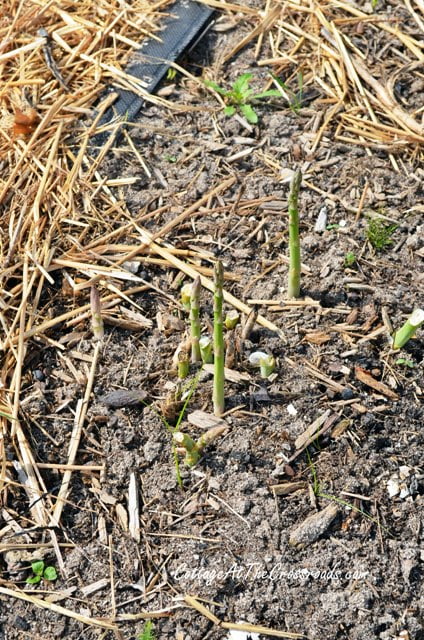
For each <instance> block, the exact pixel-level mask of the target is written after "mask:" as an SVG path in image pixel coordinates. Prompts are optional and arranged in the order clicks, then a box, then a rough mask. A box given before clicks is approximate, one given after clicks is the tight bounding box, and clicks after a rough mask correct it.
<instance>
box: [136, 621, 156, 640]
mask: <svg viewBox="0 0 424 640" xmlns="http://www.w3.org/2000/svg"><path fill="white" fill-rule="evenodd" d="M153 628H154V627H153V622H152V621H151V620H147V622H146V624H145V625H144V627H143V631H142V632H141V634H140V635H139V636H138V638H137V640H155V636H154V635H153Z"/></svg>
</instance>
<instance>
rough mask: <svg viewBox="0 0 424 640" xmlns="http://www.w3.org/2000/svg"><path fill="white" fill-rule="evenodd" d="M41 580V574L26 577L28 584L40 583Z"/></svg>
mask: <svg viewBox="0 0 424 640" xmlns="http://www.w3.org/2000/svg"><path fill="white" fill-rule="evenodd" d="M40 580H41V576H31V577H30V578H27V579H26V583H27V584H38V583H39V582H40Z"/></svg>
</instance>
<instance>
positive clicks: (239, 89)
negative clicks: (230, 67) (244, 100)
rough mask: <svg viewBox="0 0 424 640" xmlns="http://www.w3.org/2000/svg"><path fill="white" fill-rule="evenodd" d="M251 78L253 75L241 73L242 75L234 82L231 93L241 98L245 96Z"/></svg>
mask: <svg viewBox="0 0 424 640" xmlns="http://www.w3.org/2000/svg"><path fill="white" fill-rule="evenodd" d="M252 78H253V73H242V75H241V76H240V77H239V78H237V80H236V81H235V82H234V84H233V91H234V92H235V93H238V94H240V95H242V96H244V95H246V92H247V91H249V84H250V81H251V79H252Z"/></svg>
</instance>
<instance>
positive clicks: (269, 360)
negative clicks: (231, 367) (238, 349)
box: [249, 351, 275, 378]
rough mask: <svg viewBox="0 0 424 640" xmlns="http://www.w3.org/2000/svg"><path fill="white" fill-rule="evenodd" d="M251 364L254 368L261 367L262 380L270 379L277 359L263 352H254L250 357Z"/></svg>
mask: <svg viewBox="0 0 424 640" xmlns="http://www.w3.org/2000/svg"><path fill="white" fill-rule="evenodd" d="M249 362H250V364H251V365H252V366H253V367H259V368H260V371H261V377H262V378H269V376H270V375H271V373H273V371H274V369H275V358H274V356H272V355H270V354H269V353H264V352H263V351H254V352H253V353H251V354H250V356H249Z"/></svg>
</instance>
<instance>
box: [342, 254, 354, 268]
mask: <svg viewBox="0 0 424 640" xmlns="http://www.w3.org/2000/svg"><path fill="white" fill-rule="evenodd" d="M354 264H356V256H355V254H354V253H353V251H348V252H347V254H346V255H345V258H344V266H345V267H353V265H354Z"/></svg>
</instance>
